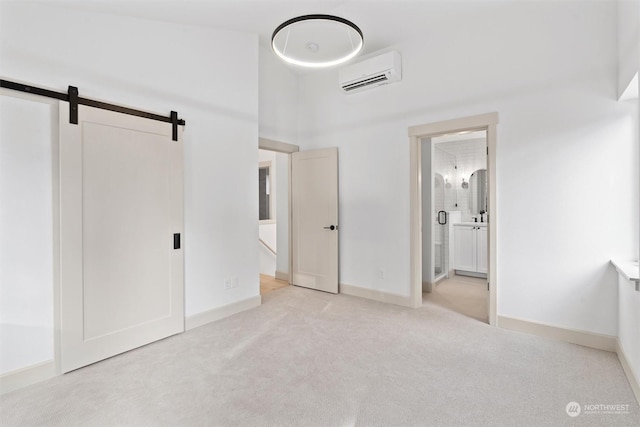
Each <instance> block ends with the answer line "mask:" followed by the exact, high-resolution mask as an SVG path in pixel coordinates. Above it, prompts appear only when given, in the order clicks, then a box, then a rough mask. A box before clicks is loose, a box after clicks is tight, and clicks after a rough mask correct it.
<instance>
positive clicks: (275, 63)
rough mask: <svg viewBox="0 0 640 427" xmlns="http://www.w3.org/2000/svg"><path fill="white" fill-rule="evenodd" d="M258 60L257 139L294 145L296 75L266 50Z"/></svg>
mask: <svg viewBox="0 0 640 427" xmlns="http://www.w3.org/2000/svg"><path fill="white" fill-rule="evenodd" d="M259 58H260V74H259V78H260V84H259V93H260V109H259V111H260V137H261V138H267V139H272V140H275V141H281V142H286V143H287V144H297V143H298V142H297V141H298V108H297V106H298V76H297V74H295V73H294V72H293V70H292V69H291V68H289V67H288V66H287V65H285V64H284V63H283V62H282V61H281V60H280V59H279V58H277V57H276V55H275V54H274V53H273V52H272V51H271V49H269V48H267V47H264V46H260V50H259Z"/></svg>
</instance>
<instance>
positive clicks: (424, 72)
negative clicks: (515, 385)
mask: <svg viewBox="0 0 640 427" xmlns="http://www.w3.org/2000/svg"><path fill="white" fill-rule="evenodd" d="M616 19H617V7H616V4H615V3H613V2H517V3H516V2H513V3H500V4H489V3H484V2H469V3H466V4H465V7H464V8H460V7H453V6H452V7H450V8H446V7H443V8H440V9H438V10H437V11H434V14H432V15H430V16H425V28H426V29H428V31H427V32H426V35H425V36H424V37H422V38H417V39H415V40H411V41H407V42H405V43H402V44H400V45H398V46H395V48H396V49H397V50H399V51H400V53H401V54H402V58H403V81H402V82H400V83H397V84H391V85H387V86H382V87H380V88H377V89H375V90H371V91H366V92H362V93H358V94H352V95H345V94H342V93H340V91H339V90H338V88H337V79H338V76H337V74H338V70H335V69H331V70H326V71H320V72H314V73H310V74H308V75H305V76H303V77H302V78H301V79H300V123H301V126H300V130H301V133H300V145H301V146H302V148H312V147H324V146H337V147H339V150H340V216H341V218H340V226H341V233H340V235H341V241H340V250H341V259H340V265H341V271H340V276H341V281H342V282H343V283H348V284H353V285H358V286H363V287H368V288H372V289H376V290H381V291H384V292H389V293H393V294H399V295H404V296H408V295H409V291H410V280H409V279H410V278H409V142H408V138H407V129H408V127H409V126H412V125H419V124H424V123H430V122H436V121H439V120H445V119H450V118H456V117H463V116H469V115H474V114H480V113H486V112H492V111H497V112H498V113H499V115H500V124H499V125H498V130H497V132H498V134H497V141H498V142H497V144H498V145H497V177H498V178H497V179H498V182H497V187H498V190H497V192H498V194H497V197H498V212H497V227H498V229H497V230H498V248H497V249H498V272H497V274H498V280H499V283H498V314H499V315H503V316H512V317H518V318H523V319H528V320H532V321H536V322H543V323H548V324H552V325H557V326H560V327H567V328H574V329H579V330H585V331H591V332H596V333H603V334H611V335H615V334H616V330H617V319H616V317H617V311H616V306H617V294H616V275H615V273H614V271H613V269H612V268H611V267H610V266H609V259H610V258H611V257H613V256H619V257H622V258H623V259H624V258H630V257H632V256H633V255H634V254H635V251H636V246H637V244H638V242H637V240H638V223H637V215H638V206H637V203H636V201H637V195H638V191H639V189H638V175H637V159H638V144H637V136H636V135H637V134H636V132H637V131H636V130H635V129H636V128H637V121H638V120H637V117H638V115H637V114H638V113H637V111H636V107H634V106H633V105H631V104H627V103H617V102H616V98H617V55H616V43H617V41H616V39H617V37H616V34H617V29H616ZM451 28H456V31H455V32H452V31H450V29H451ZM381 267H384V269H385V279H383V280H381V279H379V278H378V277H377V275H376V272H377V271H378V269H379V268H381Z"/></svg>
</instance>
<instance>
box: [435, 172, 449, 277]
mask: <svg viewBox="0 0 640 427" xmlns="http://www.w3.org/2000/svg"><path fill="white" fill-rule="evenodd" d="M433 198H434V210H435V221H434V224H433V277H434V283H435V282H437V281H438V280H440V278H441V276H442V275H444V274H445V272H446V271H447V268H446V263H445V261H446V256H445V251H446V248H447V244H446V239H445V224H446V223H447V212H446V211H445V210H444V209H445V179H444V178H443V176H442V175H440V174H439V173H436V174H435V179H434V183H433Z"/></svg>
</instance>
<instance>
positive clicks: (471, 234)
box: [453, 223, 488, 277]
mask: <svg viewBox="0 0 640 427" xmlns="http://www.w3.org/2000/svg"><path fill="white" fill-rule="evenodd" d="M453 246H454V269H455V270H456V273H457V274H462V275H465V274H467V275H470V276H478V277H486V275H487V271H488V270H487V223H459V224H454V226H453Z"/></svg>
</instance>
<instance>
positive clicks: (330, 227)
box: [324, 225, 338, 231]
mask: <svg viewBox="0 0 640 427" xmlns="http://www.w3.org/2000/svg"><path fill="white" fill-rule="evenodd" d="M336 228H338V227H337V226H335V225H330V226H329V227H324V229H325V230H331V231H333V230H335V229H336Z"/></svg>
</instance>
